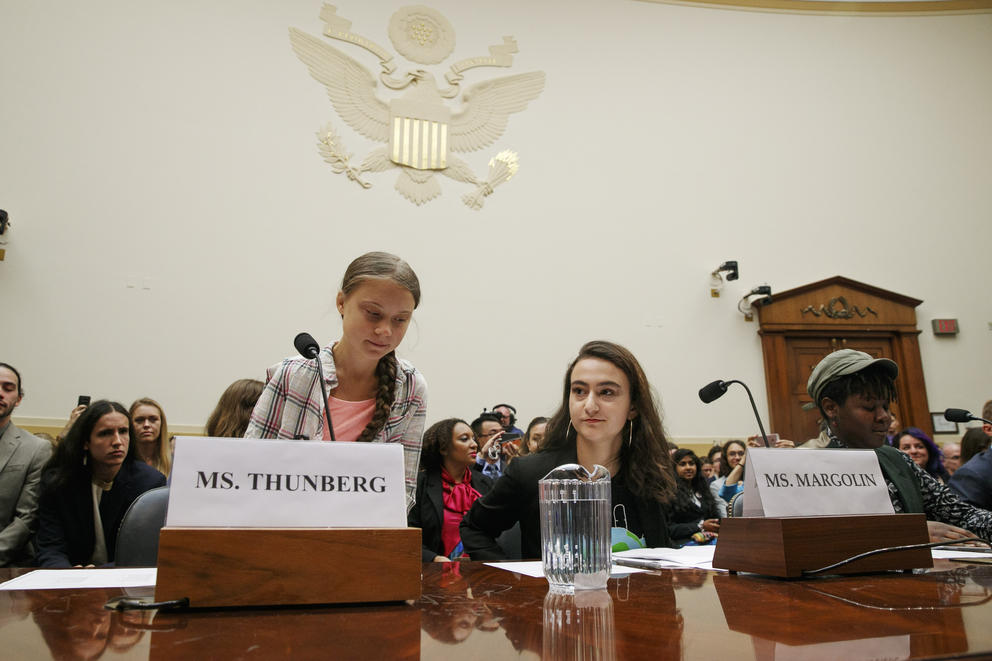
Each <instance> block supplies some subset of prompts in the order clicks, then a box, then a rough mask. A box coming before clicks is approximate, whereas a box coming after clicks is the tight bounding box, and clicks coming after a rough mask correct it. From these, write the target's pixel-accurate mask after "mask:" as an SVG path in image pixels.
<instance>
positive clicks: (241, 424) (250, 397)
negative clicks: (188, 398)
mask: <svg viewBox="0 0 992 661" xmlns="http://www.w3.org/2000/svg"><path fill="white" fill-rule="evenodd" d="M263 388H265V384H264V383H263V382H261V381H259V380H258V379H238V380H237V381H235V382H234V383H232V384H231V385H229V386H228V387H227V389H226V390H225V391H224V393H223V394H222V395H221V396H220V400H218V402H217V406H215V407H214V411H213V413H211V414H210V417H209V418H207V428H206V433H207V436H210V437H212V438H241V437H242V436H244V435H245V431H246V430H247V429H248V423H249V422H251V412H252V411H253V410H254V409H255V404H256V403H257V402H258V398H259V397H260V396H261V395H262V389H263Z"/></svg>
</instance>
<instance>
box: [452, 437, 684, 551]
mask: <svg viewBox="0 0 992 661" xmlns="http://www.w3.org/2000/svg"><path fill="white" fill-rule="evenodd" d="M574 463H578V457H577V456H576V452H575V447H574V446H573V447H570V448H563V449H560V450H549V451H543V452H537V453H535V454H528V455H524V456H523V457H517V458H516V459H514V460H513V461H511V462H510V464H509V466H507V468H506V472H505V473H503V476H502V477H501V478H499V479H498V480H496V484H495V485H493V489H492V491H490V492H489V494H488V495H486V496H484V497H482V498H480V499H479V500H477V501H475V504H473V505H472V509H470V510H469V512H468V514H466V515H465V519H464V520H462V527H461V531H462V543H463V544H464V545H465V552H466V553H468V554H469V556H470V557H471V558H472V559H473V560H503V559H505V555H504V553H503V551H502V549H500V547H499V545H498V544H497V543H496V538H497V537H498V536H499V534H500V533H501V532H503V531H504V530H507V529H508V528H511V527H512V526H513V524H515V523H517V522H518V521H519V522H520V550H521V553H522V555H523V557H524V558H540V557H541V518H540V505H539V501H538V495H537V482H538V480H540V479H541V478H543V477H544V476H545V475H547V474H548V473H549V472H550V471H551V469H553V468H555V467H557V466H561V465H562V464H574ZM630 505H632V506H634V507H636V508H637V514H638V518H639V520H640V521H641V525H642V526H643V527H644V539H645V541H646V542H647V543H648V546H651V547H655V546H671V541H670V540H669V538H668V526H667V524H666V523H665V513H664V511H663V509H662V505H661V503H659V502H657V501H647V500H642V499H640V498H636V497H635V500H634V502H633V503H631V504H630Z"/></svg>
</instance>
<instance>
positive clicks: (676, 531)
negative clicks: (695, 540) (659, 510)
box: [666, 493, 725, 545]
mask: <svg viewBox="0 0 992 661" xmlns="http://www.w3.org/2000/svg"><path fill="white" fill-rule="evenodd" d="M666 510H667V512H668V535H669V537H671V538H672V542H673V543H675V544H678V545H683V544H685V543H686V542H688V541H689V539H690V538H691V537H692V535H693V533H696V532H699V522H700V521H703V520H705V519H719V518H721V512H720V507H719V506H718V505H717V504H716V502H715V501H712V500H711V501H709V506H707V501H706V500H703V499H702V498H700V505H697V504H695V503H694V502H692V500H690V498H689V496H688V495H687V494H686V493H681V494H678V496H676V499H675V501H674V502H673V503H672V505H671V506H669V507H668V508H666ZM723 515H725V513H723Z"/></svg>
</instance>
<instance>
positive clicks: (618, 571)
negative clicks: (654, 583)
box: [485, 560, 651, 578]
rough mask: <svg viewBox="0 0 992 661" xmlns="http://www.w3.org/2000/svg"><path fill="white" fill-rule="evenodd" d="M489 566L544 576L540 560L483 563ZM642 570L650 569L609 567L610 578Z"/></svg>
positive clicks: (528, 574) (527, 574)
mask: <svg viewBox="0 0 992 661" xmlns="http://www.w3.org/2000/svg"><path fill="white" fill-rule="evenodd" d="M485 564H487V565H489V566H490V567H495V568H496V569H505V570H506V571H512V572H514V573H516V574H523V575H524V576H531V577H533V578H544V566H543V565H542V564H541V561H540V560H523V561H520V560H517V561H514V562H487V563H485ZM644 571H651V570H650V569H639V568H637V567H621V566H620V565H613V566H612V567H610V578H617V577H618V576H628V575H630V574H637V573H640V572H644Z"/></svg>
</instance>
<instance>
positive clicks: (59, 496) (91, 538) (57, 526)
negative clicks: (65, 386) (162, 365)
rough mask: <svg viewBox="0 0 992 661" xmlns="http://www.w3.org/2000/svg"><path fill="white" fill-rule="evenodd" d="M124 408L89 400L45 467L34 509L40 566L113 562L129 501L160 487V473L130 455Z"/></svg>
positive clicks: (129, 431) (129, 432)
mask: <svg viewBox="0 0 992 661" xmlns="http://www.w3.org/2000/svg"><path fill="white" fill-rule="evenodd" d="M131 437H132V425H131V419H130V418H129V417H128V413H127V409H125V408H124V407H123V406H122V405H121V404H118V403H117V402H108V401H106V400H101V401H97V402H93V403H92V404H90V405H89V406H88V407H87V408H86V410H85V411H83V414H82V415H80V416H79V419H78V420H76V422H75V424H73V425H72V429H70V430H69V434H68V436H66V437H65V440H63V441H62V443H60V444H59V446H58V447H57V448H55V453H54V454H53V455H52V458H51V460H50V461H49V462H48V465H47V466H46V467H45V472H44V473H43V475H42V478H41V497H40V501H39V507H38V535H37V537H36V540H35V548H36V551H37V561H38V564H39V565H40V566H42V567H83V566H88V567H92V566H100V565H106V564H108V563H112V562H113V561H114V547H115V545H116V542H117V529H118V528H120V525H121V519H123V518H124V513H125V512H126V511H127V508H128V507H130V506H131V503H132V502H134V500H135V499H136V498H137V497H138V496H140V495H141V494H143V493H144V492H146V491H148V490H149V489H154V488H155V487H161V486H164V485H165V476H164V475H162V473H160V472H159V471H157V470H155V469H154V468H152V467H151V466H149V465H147V464H145V463H144V462H142V461H139V460H136V459H135V451H134V444H133V443H131Z"/></svg>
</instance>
